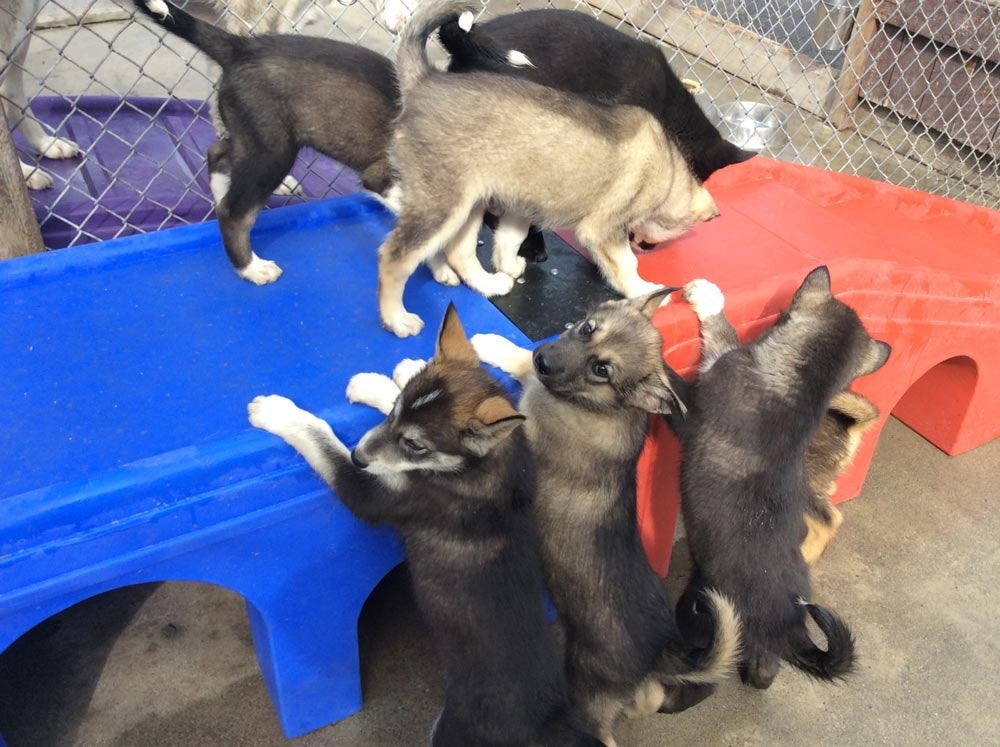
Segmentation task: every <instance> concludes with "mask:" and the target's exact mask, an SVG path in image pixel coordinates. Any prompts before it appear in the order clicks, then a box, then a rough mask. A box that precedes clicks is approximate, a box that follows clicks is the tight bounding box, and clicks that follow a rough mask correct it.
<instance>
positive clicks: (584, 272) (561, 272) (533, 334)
mask: <svg viewBox="0 0 1000 747" xmlns="http://www.w3.org/2000/svg"><path fill="white" fill-rule="evenodd" d="M479 240H480V245H479V259H480V261H481V262H482V263H483V266H484V267H486V268H491V267H492V266H493V264H492V261H491V259H490V255H491V253H492V251H493V250H492V246H493V243H492V242H493V235H492V233H491V232H490V231H489V229H486V228H484V229H483V230H482V231H481V232H480V234H479ZM545 248H546V250H547V251H548V254H549V258H548V259H547V260H545V261H544V262H539V263H537V264H536V263H531V262H529V263H528V268H527V269H526V270H525V272H524V277H522V278H519V279H518V281H517V283H516V284H515V285H514V290H512V291H511V292H510V293H509V294H507V295H506V296H498V297H496V298H491V299H490V300H491V301H492V302H493V305H494V306H496V307H497V308H498V309H500V311H502V312H503V313H504V314H505V315H506V316H507V318H508V319H510V320H511V321H512V322H513V323H514V325H515V326H516V327H517V328H518V329H520V330H521V331H522V332H523V333H524V334H525V335H527V336H528V337H529V338H530V339H531V340H533V341H536V342H537V341H538V340H544V339H545V338H546V337H552V336H553V335H557V334H559V333H561V332H562V331H563V330H565V329H566V326H567V325H571V324H573V323H575V322H578V321H580V320H581V319H583V317H584V316H586V315H587V312H588V311H590V309H592V308H593V307H594V306H596V305H597V304H599V303H601V302H602V301H607V300H608V299H610V298H619V296H618V294H617V293H615V292H614V291H613V290H611V289H610V288H609V287H608V286H607V285H605V283H604V281H603V280H602V279H601V275H600V273H599V272H598V271H597V268H596V267H594V265H592V264H591V263H590V262H588V261H587V260H586V259H584V258H583V257H581V256H580V255H579V254H578V253H577V252H576V251H574V250H573V248H572V247H571V246H570V245H569V244H567V243H566V242H565V241H563V240H562V239H560V238H559V237H558V236H556V235H555V234H554V233H551V232H550V231H546V232H545Z"/></svg>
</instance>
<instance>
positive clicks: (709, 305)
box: [684, 278, 725, 319]
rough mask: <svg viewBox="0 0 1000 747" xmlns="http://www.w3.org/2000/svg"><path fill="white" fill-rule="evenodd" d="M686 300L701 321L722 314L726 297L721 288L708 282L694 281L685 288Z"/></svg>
mask: <svg viewBox="0 0 1000 747" xmlns="http://www.w3.org/2000/svg"><path fill="white" fill-rule="evenodd" d="M684 300H685V301H687V302H688V303H689V304H690V305H691V309H692V310H693V311H694V313H695V314H697V315H698V318H699V319H708V318H709V317H712V316H715V315H716V314H721V313H722V307H723V305H724V304H725V297H724V296H723V295H722V291H721V290H719V286H717V285H716V284H715V283H713V282H711V281H708V280H702V279H700V278H699V279H698V280H692V281H691V282H690V283H688V284H687V285H685V286H684Z"/></svg>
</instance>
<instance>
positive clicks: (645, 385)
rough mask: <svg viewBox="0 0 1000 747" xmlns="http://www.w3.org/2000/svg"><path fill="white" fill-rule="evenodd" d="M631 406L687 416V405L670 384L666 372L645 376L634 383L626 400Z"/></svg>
mask: <svg viewBox="0 0 1000 747" xmlns="http://www.w3.org/2000/svg"><path fill="white" fill-rule="evenodd" d="M628 402H629V404H630V405H632V407H635V408H637V409H639V410H643V411H645V412H655V413H659V414H660V415H680V417H681V418H682V419H683V418H685V417H687V407H686V406H685V405H684V403H683V402H682V401H681V398H680V397H679V396H678V395H677V392H675V391H674V390H673V387H671V386H670V381H669V379H668V378H667V375H666V372H663V373H656V374H651V375H649V376H647V377H646V378H645V379H643V380H642V381H640V382H639V383H638V384H636V386H635V389H633V390H632V395H631V396H630V397H629V400H628Z"/></svg>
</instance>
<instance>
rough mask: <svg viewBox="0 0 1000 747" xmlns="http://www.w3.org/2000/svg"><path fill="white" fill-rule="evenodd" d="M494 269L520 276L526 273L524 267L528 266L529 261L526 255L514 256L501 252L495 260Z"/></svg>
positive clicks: (516, 276) (512, 275)
mask: <svg viewBox="0 0 1000 747" xmlns="http://www.w3.org/2000/svg"><path fill="white" fill-rule="evenodd" d="M494 265H495V267H494V269H495V270H497V271H498V272H502V273H503V274H504V275H509V276H510V277H512V278H519V277H521V276H522V275H523V274H524V269H525V268H526V267H527V266H528V261H527V260H526V259H525V258H524V257H519V256H518V255H517V254H515V255H514V256H513V257H511V256H509V255H507V254H501V255H500V256H498V257H497V258H496V259H495V260H494Z"/></svg>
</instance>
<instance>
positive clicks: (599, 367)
mask: <svg viewBox="0 0 1000 747" xmlns="http://www.w3.org/2000/svg"><path fill="white" fill-rule="evenodd" d="M591 370H592V371H593V372H594V376H597V377H599V378H601V379H607V378H609V377H610V376H611V368H610V366H608V364H607V363H604V362H603V361H598V362H597V363H595V364H594V366H593V368H592V369H591Z"/></svg>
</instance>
